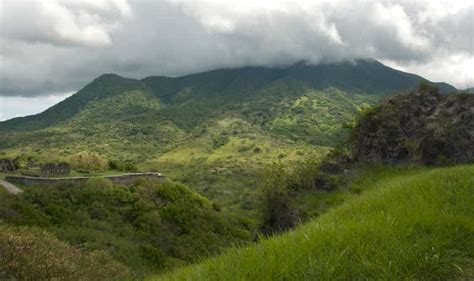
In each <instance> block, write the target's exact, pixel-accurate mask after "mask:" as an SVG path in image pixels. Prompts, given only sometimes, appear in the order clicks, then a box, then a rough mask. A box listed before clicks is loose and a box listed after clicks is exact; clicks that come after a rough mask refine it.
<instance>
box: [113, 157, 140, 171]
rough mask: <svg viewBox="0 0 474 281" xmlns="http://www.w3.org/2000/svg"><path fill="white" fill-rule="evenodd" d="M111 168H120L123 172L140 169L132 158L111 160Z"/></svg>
mask: <svg viewBox="0 0 474 281" xmlns="http://www.w3.org/2000/svg"><path fill="white" fill-rule="evenodd" d="M109 168H110V169H112V170H119V171H122V172H136V171H138V168H137V166H136V165H135V164H134V163H132V161H130V160H126V161H121V160H110V161H109Z"/></svg>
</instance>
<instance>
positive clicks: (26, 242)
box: [0, 226, 128, 280]
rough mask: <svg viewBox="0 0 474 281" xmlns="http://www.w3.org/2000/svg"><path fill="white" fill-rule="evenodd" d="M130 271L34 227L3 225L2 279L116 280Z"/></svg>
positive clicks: (0, 232)
mask: <svg viewBox="0 0 474 281" xmlns="http://www.w3.org/2000/svg"><path fill="white" fill-rule="evenodd" d="M127 276H128V268H127V267H126V266H124V265H123V264H121V263H119V262H117V261H115V260H113V259H112V258H111V257H110V256H109V255H108V254H107V253H105V252H102V251H92V252H85V251H81V250H79V249H77V248H74V247H72V246H70V245H69V244H67V243H64V242H62V241H60V240H58V239H57V238H56V237H54V236H53V235H51V234H49V233H47V232H45V231H41V230H39V229H36V228H30V227H4V226H0V279H2V280H9V279H14V280H79V279H81V280H112V279H119V278H126V277H127Z"/></svg>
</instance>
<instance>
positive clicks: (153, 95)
mask: <svg viewBox="0 0 474 281" xmlns="http://www.w3.org/2000/svg"><path fill="white" fill-rule="evenodd" d="M420 80H425V79H424V78H422V77H420V76H418V75H414V74H409V73H405V72H401V71H398V70H395V69H392V68H389V67H387V66H385V65H383V64H381V63H379V62H377V61H374V60H358V61H354V62H338V63H327V64H319V65H311V64H307V63H305V62H299V63H296V64H293V65H291V66H288V67H282V68H270V67H242V68H233V69H218V70H213V71H208V72H203V73H198V74H192V75H187V76H182V77H176V78H171V77H163V76H151V77H147V78H144V79H142V80H137V79H129V78H124V77H120V76H118V75H115V74H105V75H102V76H100V77H98V78H96V79H95V80H94V81H92V82H91V83H90V84H88V85H87V86H85V87H84V88H82V89H81V90H79V91H78V92H77V93H76V94H74V95H72V96H71V97H69V98H67V99H65V100H64V101H62V102H60V103H58V104H57V105H55V106H53V107H51V108H49V109H48V110H46V111H44V112H42V113H40V114H37V115H33V116H28V117H22V118H15V119H12V120H8V121H4V122H0V156H2V155H3V156H4V157H11V158H16V157H19V161H20V162H22V161H23V162H27V161H28V159H33V160H35V161H36V162H38V163H44V162H51V161H66V162H70V163H75V165H77V167H73V168H74V169H77V170H87V169H91V168H90V167H91V166H94V167H96V166H99V167H101V168H104V166H103V165H96V164H97V163H107V162H109V164H111V163H113V165H112V164H111V165H110V166H111V167H113V168H117V167H119V169H125V168H124V167H127V169H129V168H130V167H136V168H137V169H138V170H158V171H160V172H163V173H165V174H166V175H167V176H169V177H170V178H172V179H175V180H179V181H182V182H184V183H186V184H188V185H190V186H192V187H194V188H197V189H198V190H199V191H200V192H202V193H204V194H205V195H207V196H208V197H210V198H211V199H213V200H214V201H217V202H218V203H220V204H221V205H223V206H225V207H229V208H230V207H232V208H237V209H239V210H244V211H245V210H250V209H252V208H251V207H250V206H251V205H252V204H253V203H252V200H251V199H249V198H252V194H254V193H255V188H254V186H255V174H256V170H258V168H259V167H262V166H265V165H266V164H268V163H272V162H274V161H281V162H285V163H287V164H290V163H296V162H298V161H300V160H302V159H306V158H312V159H318V158H320V157H321V156H322V155H324V154H325V153H327V151H328V148H329V147H333V146H335V145H336V144H337V143H338V142H340V141H341V139H342V138H343V136H344V135H345V134H346V133H347V132H346V129H345V127H346V126H345V125H346V124H349V123H351V122H352V120H353V119H354V116H356V114H357V113H358V112H359V111H360V110H362V109H364V108H367V107H369V106H370V105H372V104H375V103H376V102H377V101H378V100H380V99H381V98H383V97H385V96H387V95H390V94H392V93H395V92H398V91H406V90H410V89H413V88H415V87H417V85H418V83H419V81H420ZM425 81H426V80H425ZM430 83H431V82H430ZM434 84H435V85H436V86H438V87H439V88H440V89H441V90H442V91H444V92H449V91H455V90H456V89H455V88H454V87H452V86H450V85H448V84H445V83H434ZM85 155H87V157H86V156H85ZM77 159H83V160H84V159H90V161H91V162H94V163H91V165H79V164H77V163H78V161H77ZM236 198H237V199H236Z"/></svg>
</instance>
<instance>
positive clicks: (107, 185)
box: [86, 177, 113, 189]
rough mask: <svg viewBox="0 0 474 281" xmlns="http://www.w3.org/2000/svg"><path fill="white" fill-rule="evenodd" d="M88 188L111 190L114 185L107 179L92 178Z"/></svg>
mask: <svg viewBox="0 0 474 281" xmlns="http://www.w3.org/2000/svg"><path fill="white" fill-rule="evenodd" d="M86 186H87V187H88V188H95V189H111V188H112V187H113V184H112V182H111V181H110V180H108V179H106V178H101V177H97V178H90V179H89V180H88V181H87V183H86Z"/></svg>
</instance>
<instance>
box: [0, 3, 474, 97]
mask: <svg viewBox="0 0 474 281" xmlns="http://www.w3.org/2000/svg"><path fill="white" fill-rule="evenodd" d="M473 12H474V2H472V1H449V2H448V1H292V2H287V1H211V2H199V1H185V2H181V1H180V2H177V1H140V0H130V1H127V0H108V1H106V0H104V1H94V0H87V1H86V0H82V1H61V0H51V1H46V0H45V1H36V2H32V1H28V2H22V1H12V0H6V1H5V0H4V1H2V5H1V8H0V96H41V95H46V94H51V93H62V92H66V91H73V90H78V89H79V88H80V87H81V86H83V85H85V84H87V83H88V82H89V81H91V80H92V79H93V78H95V77H97V76H99V75H100V74H102V73H111V72H114V73H118V74H121V75H124V76H130V77H136V78H141V77H145V76H149V75H183V74H189V73H194V72H199V71H205V70H210V69H213V68H218V67H238V66H244V65H267V66H274V65H284V64H289V63H293V62H295V61H298V60H303V59H306V60H310V61H312V62H315V63H317V62H319V61H320V60H344V59H353V58H366V57H368V58H375V59H379V60H382V61H384V62H389V63H391V65H393V66H396V67H399V68H402V69H405V70H408V71H414V72H417V73H418V74H420V75H423V76H426V77H427V78H429V79H433V80H439V81H446V82H449V83H453V84H454V85H455V86H457V87H460V88H463V87H466V86H472V85H474V81H473V77H472V74H470V73H472V69H473V68H472V62H473V58H474V51H473V39H474V34H473V33H474V27H473V25H474V22H473V18H474V15H473Z"/></svg>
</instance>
